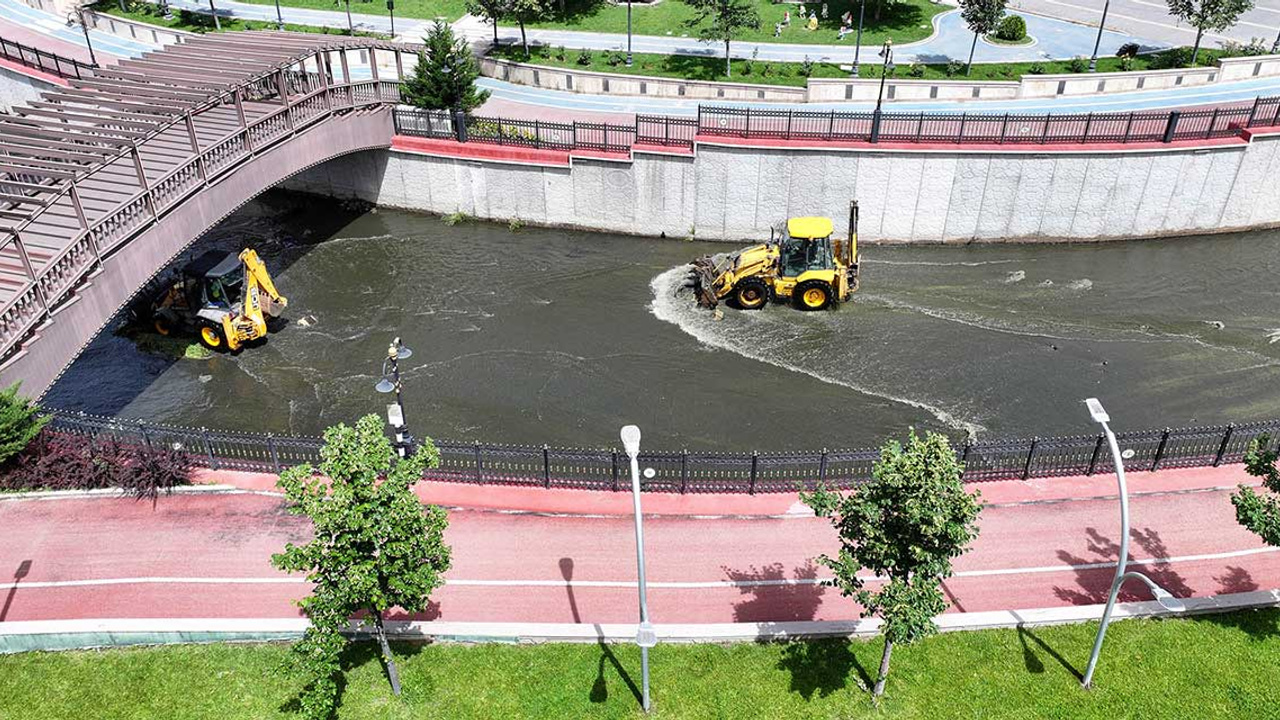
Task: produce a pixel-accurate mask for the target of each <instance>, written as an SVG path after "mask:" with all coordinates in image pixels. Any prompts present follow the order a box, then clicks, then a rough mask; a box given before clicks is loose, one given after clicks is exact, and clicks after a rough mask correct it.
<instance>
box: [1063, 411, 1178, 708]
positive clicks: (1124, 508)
mask: <svg viewBox="0 0 1280 720" xmlns="http://www.w3.org/2000/svg"><path fill="white" fill-rule="evenodd" d="M1084 402H1085V405H1087V406H1088V408H1089V415H1090V416H1091V417H1092V418H1093V420H1094V422H1096V423H1098V424H1099V425H1101V426H1102V431H1103V432H1105V433H1106V435H1107V443H1108V444H1109V445H1110V446H1111V459H1112V460H1113V461H1114V462H1115V466H1116V482H1117V483H1118V485H1119V486H1120V559H1119V561H1118V562H1117V563H1116V576H1115V579H1114V580H1112V581H1111V594H1110V595H1109V596H1108V597H1107V608H1106V610H1104V611H1103V612H1102V624H1101V625H1099V626H1098V636H1097V637H1096V638H1094V641H1093V654H1091V655H1090V656H1089V666H1088V667H1087V668H1085V671H1084V679H1083V680H1082V681H1081V685H1083V686H1084V687H1086V688H1088V687H1090V686H1091V685H1092V684H1093V671H1094V669H1095V668H1096V667H1097V665H1098V653H1100V652H1101V651H1102V640H1103V638H1105V637H1106V635H1107V624H1108V623H1110V622H1111V610H1112V609H1113V608H1114V607H1115V604H1116V596H1117V595H1119V594H1120V586H1121V585H1123V584H1124V581H1125V580H1130V579H1135V580H1141V581H1142V582H1143V583H1145V584H1146V586H1147V588H1148V589H1150V590H1151V594H1152V595H1154V596H1155V598H1156V601H1157V602H1159V603H1160V607H1163V608H1164V609H1165V610H1168V611H1170V612H1182V611H1184V610H1186V609H1187V606H1186V605H1185V604H1184V603H1183V602H1182V601H1181V600H1179V599H1178V598H1176V597H1174V596H1173V595H1172V594H1171V593H1170V592H1169V591H1168V590H1165V589H1164V588H1162V587H1160V586H1159V585H1157V584H1156V583H1155V581H1154V580H1152V579H1151V578H1149V577H1147V576H1146V575H1143V574H1142V573H1140V572H1126V571H1125V566H1126V565H1128V563H1129V491H1128V489H1127V487H1126V486H1125V481H1124V459H1123V458H1122V457H1121V455H1120V445H1119V443H1117V442H1116V435H1115V433H1113V432H1111V427H1110V426H1109V425H1108V423H1109V422H1111V416H1110V415H1107V411H1106V410H1104V409H1103V408H1102V403H1100V402H1098V399H1097V398H1089V399H1088V400H1085V401H1084Z"/></svg>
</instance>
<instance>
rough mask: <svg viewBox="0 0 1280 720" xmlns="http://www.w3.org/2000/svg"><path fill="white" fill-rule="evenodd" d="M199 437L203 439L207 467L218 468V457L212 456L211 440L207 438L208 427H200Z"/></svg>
mask: <svg viewBox="0 0 1280 720" xmlns="http://www.w3.org/2000/svg"><path fill="white" fill-rule="evenodd" d="M200 438H201V439H202V440H204V451H205V454H207V455H208V456H209V467H211V468H213V469H214V470H217V469H218V458H216V457H214V456H213V442H212V441H211V440H209V429H208V428H203V427H202V428H200Z"/></svg>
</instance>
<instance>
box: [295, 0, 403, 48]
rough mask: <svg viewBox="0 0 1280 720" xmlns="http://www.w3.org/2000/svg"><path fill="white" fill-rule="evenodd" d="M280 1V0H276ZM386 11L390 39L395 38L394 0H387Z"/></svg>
mask: <svg viewBox="0 0 1280 720" xmlns="http://www.w3.org/2000/svg"><path fill="white" fill-rule="evenodd" d="M276 2H280V0H276ZM387 12H388V13H389V14H390V15H391V39H392V40H395V39H396V0H387Z"/></svg>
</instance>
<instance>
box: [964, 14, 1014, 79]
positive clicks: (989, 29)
mask: <svg viewBox="0 0 1280 720" xmlns="http://www.w3.org/2000/svg"><path fill="white" fill-rule="evenodd" d="M1007 3H1008V0H960V17H961V18H963V19H964V24H965V25H968V26H969V29H970V30H972V31H973V44H972V45H970V46H969V62H968V63H967V64H966V65H965V67H964V74H965V76H966V77H967V76H968V75H969V73H970V72H972V71H973V53H974V51H975V50H977V49H978V38H979V37H981V36H982V35H990V34H991V33H993V32H995V31H996V30H997V29H998V28H999V27H1000V21H1001V20H1003V19H1004V10H1005V5H1006V4H1007Z"/></svg>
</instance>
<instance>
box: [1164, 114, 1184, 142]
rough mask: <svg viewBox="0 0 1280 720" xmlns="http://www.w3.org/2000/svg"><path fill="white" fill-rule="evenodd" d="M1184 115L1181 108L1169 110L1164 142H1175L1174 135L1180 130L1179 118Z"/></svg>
mask: <svg viewBox="0 0 1280 720" xmlns="http://www.w3.org/2000/svg"><path fill="white" fill-rule="evenodd" d="M1180 117H1182V111H1181V110H1170V111H1169V122H1168V124H1166V125H1165V126H1164V142H1166V143H1171V142H1173V135H1174V133H1176V132H1177V131H1178V118H1180Z"/></svg>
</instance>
